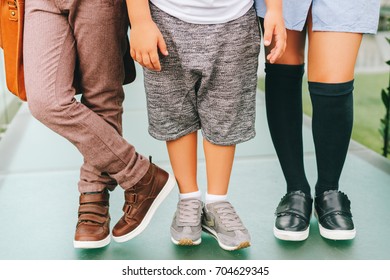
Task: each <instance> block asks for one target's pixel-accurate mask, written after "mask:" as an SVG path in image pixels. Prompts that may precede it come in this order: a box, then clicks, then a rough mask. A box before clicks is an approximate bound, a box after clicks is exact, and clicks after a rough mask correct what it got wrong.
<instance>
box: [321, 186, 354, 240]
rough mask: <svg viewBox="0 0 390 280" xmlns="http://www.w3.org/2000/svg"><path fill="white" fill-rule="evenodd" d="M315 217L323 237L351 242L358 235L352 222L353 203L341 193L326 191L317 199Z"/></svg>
mask: <svg viewBox="0 0 390 280" xmlns="http://www.w3.org/2000/svg"><path fill="white" fill-rule="evenodd" d="M314 207H315V215H316V217H317V220H318V225H319V228H320V234H321V236H322V237H324V238H327V239H333V240H349V239H353V238H354V237H355V235H356V230H355V226H354V224H353V221H352V213H351V202H350V201H349V199H348V197H347V195H346V194H344V193H342V192H340V191H335V190H331V191H326V192H324V193H323V194H321V195H319V196H317V197H316V198H315V203H314Z"/></svg>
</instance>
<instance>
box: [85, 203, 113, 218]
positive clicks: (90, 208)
mask: <svg viewBox="0 0 390 280" xmlns="http://www.w3.org/2000/svg"><path fill="white" fill-rule="evenodd" d="M87 213H91V214H98V215H101V216H106V215H108V207H106V206H103V205H99V204H81V205H80V207H79V214H87Z"/></svg>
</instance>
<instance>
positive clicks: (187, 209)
mask: <svg viewBox="0 0 390 280" xmlns="http://www.w3.org/2000/svg"><path fill="white" fill-rule="evenodd" d="M199 208H200V204H199V201H198V200H196V199H191V200H180V201H179V205H178V208H177V209H178V219H179V222H180V223H185V224H188V225H196V224H197V223H199V217H198V213H199Z"/></svg>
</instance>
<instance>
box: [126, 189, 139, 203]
mask: <svg viewBox="0 0 390 280" xmlns="http://www.w3.org/2000/svg"><path fill="white" fill-rule="evenodd" d="M137 196H138V195H137V194H136V193H126V192H125V200H126V202H127V203H130V204H132V203H137Z"/></svg>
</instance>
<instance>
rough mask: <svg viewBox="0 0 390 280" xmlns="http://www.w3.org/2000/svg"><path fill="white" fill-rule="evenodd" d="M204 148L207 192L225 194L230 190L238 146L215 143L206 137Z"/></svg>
mask: <svg viewBox="0 0 390 280" xmlns="http://www.w3.org/2000/svg"><path fill="white" fill-rule="evenodd" d="M203 148H204V153H205V158H206V171H207V193H208V194H210V195H214V196H215V195H217V196H225V195H226V194H227V191H228V186H229V180H230V174H231V172H232V167H233V160H234V153H235V150H236V146H235V145H231V146H220V145H215V144H212V143H210V142H209V141H207V140H206V139H204V140H203ZM206 203H207V201H206Z"/></svg>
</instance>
